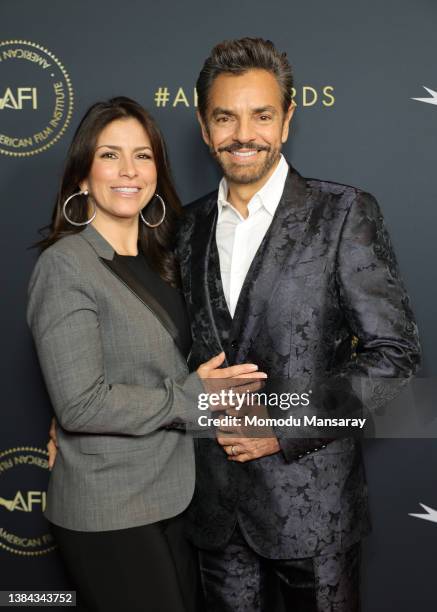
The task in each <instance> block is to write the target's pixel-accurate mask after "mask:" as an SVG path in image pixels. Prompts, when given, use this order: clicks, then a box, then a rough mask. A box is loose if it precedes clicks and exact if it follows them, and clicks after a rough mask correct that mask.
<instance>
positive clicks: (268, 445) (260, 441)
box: [217, 436, 281, 463]
mask: <svg viewBox="0 0 437 612" xmlns="http://www.w3.org/2000/svg"><path fill="white" fill-rule="evenodd" d="M217 442H218V443H219V444H220V445H221V446H222V447H223V450H224V451H225V453H226V454H227V455H228V459H229V461H238V462H240V463H245V462H246V461H252V459H259V458H260V457H266V456H267V455H274V454H275V453H278V452H279V451H280V450H281V447H280V446H279V442H278V439H277V438H275V437H272V438H233V437H231V436H218V437H217Z"/></svg>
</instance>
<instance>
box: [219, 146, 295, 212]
mask: <svg viewBox="0 0 437 612" xmlns="http://www.w3.org/2000/svg"><path fill="white" fill-rule="evenodd" d="M287 174H288V164H287V162H286V161H285V157H284V156H283V155H282V154H281V157H280V160H279V163H278V165H277V166H276V168H275V171H274V172H273V174H272V175H271V177H270V178H269V180H268V181H267V183H266V184H265V185H263V186H262V187H261V189H260V190H259V191H257V192H256V193H255V195H254V196H253V197H252V198H251V200H250V202H249V204H248V208H249V214H250V213H251V212H252V211H253V212H255V211H256V210H258V209H259V208H261V206H263V207H264V208H265V209H266V211H267V212H268V213H269V214H270V215H271V216H272V217H273V215H274V214H275V212H276V209H277V207H278V204H279V202H280V200H281V196H282V192H283V191H284V185H285V180H286V178H287ZM227 197H228V182H227V180H226V178H225V177H223V178H222V180H221V181H220V184H219V189H218V197H217V205H218V212H219V216H220V215H221V212H222V210H223V208H224V207H227V206H231V204H230V203H229V202H228V200H227ZM257 204H258V205H257Z"/></svg>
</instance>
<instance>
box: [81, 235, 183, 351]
mask: <svg viewBox="0 0 437 612" xmlns="http://www.w3.org/2000/svg"><path fill="white" fill-rule="evenodd" d="M81 236H82V237H83V238H84V239H85V240H86V241H87V242H88V243H89V244H90V245H91V246H92V247H93V249H94V250H95V251H96V253H97V255H98V258H99V260H100V261H101V263H102V264H103V265H104V266H105V267H106V268H107V269H108V270H110V271H111V272H112V274H114V276H116V277H117V278H118V280H120V281H121V282H122V283H123V284H124V285H125V286H126V287H127V289H129V290H130V291H131V292H132V293H133V294H134V295H135V296H136V297H137V298H138V299H139V300H140V301H141V302H142V303H143V304H144V306H145V307H146V308H148V310H150V311H151V312H152V313H153V314H154V315H155V317H156V318H157V319H158V320H159V322H160V323H161V325H162V326H163V327H164V328H165V329H166V330H167V332H168V333H169V334H170V336H171V337H172V338H173V340H174V342H175V344H176V346H177V347H178V348H179V349H180V351H181V352H183V349H182V342H181V338H180V333H179V330H178V328H177V326H176V325H175V324H174V322H173V319H172V318H171V317H170V316H169V315H168V313H167V311H166V310H165V308H163V307H162V306H161V304H160V303H159V302H158V301H157V300H156V299H155V298H154V297H153V295H151V294H150V293H149V291H148V290H147V287H145V286H144V284H143V283H142V282H141V281H139V280H138V279H137V277H136V276H135V275H134V274H133V273H132V272H131V270H130V268H129V266H128V265H127V264H126V263H125V261H124V260H123V257H120V255H118V254H117V253H116V252H115V251H114V249H113V248H112V246H111V245H110V244H109V242H107V241H106V240H105V239H104V238H103V236H102V235H101V234H99V232H98V231H97V230H96V229H94V227H92V226H91V225H88V226H87V227H86V228H85V229H84V230H83V231H82V232H81Z"/></svg>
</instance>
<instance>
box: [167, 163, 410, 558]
mask: <svg viewBox="0 0 437 612" xmlns="http://www.w3.org/2000/svg"><path fill="white" fill-rule="evenodd" d="M216 218H217V192H214V193H212V194H210V195H208V196H206V197H204V198H201V199H200V200H198V201H197V202H195V203H193V204H192V205H190V206H188V207H187V209H186V215H185V220H184V222H183V224H182V227H181V230H180V239H179V245H178V257H179V260H180V265H181V276H182V284H183V290H184V294H185V298H186V302H187V306H188V309H189V314H190V319H191V324H192V336H193V348H192V352H191V359H190V365H191V367H193V368H195V367H197V366H198V365H199V364H200V363H202V362H204V361H206V360H207V359H210V358H211V357H212V356H213V355H216V354H217V353H219V352H220V351H222V350H225V352H226V356H227V364H234V363H244V362H252V363H256V364H257V365H258V366H259V369H260V370H262V371H265V372H267V374H268V375H269V377H270V378H275V377H276V378H280V379H282V380H290V381H294V380H298V381H299V384H301V385H303V386H306V387H310V386H311V385H314V384H317V380H319V379H323V380H325V381H326V380H333V381H338V380H340V381H344V382H345V383H347V386H348V388H350V389H351V393H352V392H355V391H354V390H356V389H357V388H358V387H359V386H361V387H364V388H365V389H366V393H365V397H364V395H363V397H362V398H360V399H362V401H363V404H365V407H366V409H367V410H372V409H373V408H374V407H377V406H378V405H381V404H383V403H384V401H385V399H387V397H388V396H389V393H388V392H387V393H385V391H384V385H382V387H383V391H382V392H381V384H380V383H381V381H384V380H387V381H389V380H390V381H393V380H395V381H400V384H401V383H402V381H403V380H404V381H405V380H408V378H409V377H411V376H412V375H413V374H414V373H415V371H416V370H417V368H418V365H419V361H420V348H419V340H418V331H417V326H416V324H415V321H414V317H413V314H412V311H411V307H410V303H409V298H408V295H407V293H406V290H405V288H404V286H403V283H402V281H401V279H400V276H399V271H398V267H397V263H396V259H395V255H394V253H393V249H392V246H391V243H390V240H389V237H388V234H387V231H386V229H385V226H384V221H383V217H382V214H381V212H380V209H379V207H378V204H377V202H376V200H375V199H374V197H373V196H371V195H370V194H368V193H365V192H362V191H360V190H358V189H355V188H353V187H348V186H345V185H339V184H336V183H330V182H323V181H317V180H313V179H304V178H302V177H301V176H300V175H299V174H298V173H297V172H296V171H295V170H294V169H293V168H291V167H290V171H289V174H288V177H287V181H286V183H285V188H284V193H283V196H282V199H281V201H280V203H279V206H278V208H277V211H276V213H275V216H274V218H273V221H272V223H271V225H270V227H269V229H268V231H267V233H266V235H265V237H264V239H263V241H262V243H261V245H260V247H259V249H258V251H257V253H256V255H255V258H254V260H253V262H252V264H251V267H250V269H249V272H248V274H247V276H246V279H245V282H244V284H243V287H242V290H241V293H240V296H239V300H238V303H237V307H236V311H235V316H234V318H233V319H232V318H231V316H230V314H229V311H228V309H227V306H226V301H225V298H224V294H223V288H222V284H221V278H220V266H219V258H218V252H217V246H216V243H215V226H216ZM354 338H356V339H358V340H357V341H355V340H354V342H353V344H354V351H353V353H352V351H351V350H350V347H351V342H352V340H353V339H354ZM373 380H377V381H378V385H373V386H372V385H371V384H370V385H368V384H367V383H368V382H369V381H373ZM363 381H364V385H363ZM376 387H377V388H378V390H379V391H378V393H377V392H376ZM390 392H391V390H390ZM277 435H278V438H279V439H280V444H281V452H280V453H277V454H275V455H271V456H267V457H263V458H261V459H257V460H254V461H251V462H247V463H243V464H239V463H234V462H229V461H228V460H227V458H226V455H225V453H224V452H223V450H222V449H221V447H219V446H218V444H217V443H216V442H215V441H214V440H211V439H197V440H196V441H195V443H196V491H195V495H194V499H193V501H192V503H191V506H190V508H189V511H188V517H189V524H188V529H189V533H190V534H191V537H192V539H193V541H194V542H195V544H196V545H198V546H199V547H200V548H205V549H214V548H218V547H220V546H223V545H224V543H226V542H227V541H228V540H229V538H230V537H231V534H232V531H233V529H234V526H235V524H236V523H237V521H238V522H239V524H240V525H241V526H242V529H243V530H244V533H245V536H246V538H247V540H248V542H249V543H250V545H251V546H252V547H253V549H254V550H255V551H257V552H258V553H259V554H260V555H263V556H266V557H269V558H276V559H292V558H304V557H311V556H317V555H326V554H333V553H335V552H338V551H340V550H345V549H346V548H348V547H350V546H351V545H352V544H354V543H355V542H357V541H358V540H359V539H360V538H361V537H362V535H363V534H364V533H366V532H367V531H368V529H369V514H368V507H367V491H366V481H365V474H364V467H363V461H362V454H361V448H360V444H359V442H357V441H356V440H354V439H351V438H343V439H337V440H335V441H329V440H326V439H321V440H314V439H311V438H308V439H302V438H300V439H296V438H291V437H290V436H287V435H284V432H282V431H279V430H278V431H277Z"/></svg>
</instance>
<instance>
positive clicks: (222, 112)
mask: <svg viewBox="0 0 437 612" xmlns="http://www.w3.org/2000/svg"><path fill="white" fill-rule="evenodd" d="M218 115H227V116H228V117H235V113H233V112H232V111H231V110H229V109H227V108H221V106H217V107H216V108H215V109H214V110H213V111H212V116H213V117H217V116H218Z"/></svg>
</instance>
